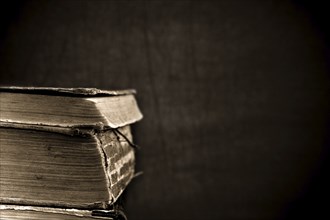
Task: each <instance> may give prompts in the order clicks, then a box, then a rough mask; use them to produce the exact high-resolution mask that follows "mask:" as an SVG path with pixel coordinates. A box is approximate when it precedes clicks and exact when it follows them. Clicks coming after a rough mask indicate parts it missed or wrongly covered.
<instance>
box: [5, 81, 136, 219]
mask: <svg viewBox="0 0 330 220" xmlns="http://www.w3.org/2000/svg"><path fill="white" fill-rule="evenodd" d="M134 94H135V91H134V90H122V91H109V90H99V89H95V88H49V87H0V152H1V154H0V188H1V190H0V203H1V204H2V205H7V206H8V205H15V206H36V207H38V206H40V207H51V208H57V209H63V208H65V209H79V210H98V209H99V210H109V207H111V206H112V205H113V204H115V202H116V201H117V199H118V198H119V196H120V195H121V193H122V192H123V191H124V189H125V188H126V186H127V185H128V184H129V182H130V181H131V180H132V178H133V177H134V172H135V171H134V165H135V156H134V147H135V145H134V144H133V138H132V134H131V129H130V125H131V124H132V123H135V122H137V121H139V120H141V119H142V114H141V112H140V110H139V108H138V105H137V103H136V100H135V96H134ZM6 210H7V209H6ZM10 210H11V211H9V210H7V211H6V213H9V212H13V210H15V209H10ZM35 212H36V211H35V210H30V212H29V213H35ZM24 213H27V212H24ZM94 213H95V211H94ZM2 214H3V210H2V211H1V215H2ZM53 214H54V213H53ZM94 217H95V216H94Z"/></svg>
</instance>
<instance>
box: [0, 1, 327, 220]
mask: <svg viewBox="0 0 330 220" xmlns="http://www.w3.org/2000/svg"><path fill="white" fill-rule="evenodd" d="M0 7H1V13H0V14H1V30H0V31H1V32H0V37H1V38H0V73H1V78H0V79H1V85H20V86H58V87H97V88H102V89H126V88H135V89H137V91H138V95H137V99H138V102H139V105H140V107H141V110H142V112H143V114H144V119H143V120H142V121H141V122H139V123H137V124H136V125H134V127H133V129H134V137H135V142H136V143H137V144H138V145H140V146H141V147H142V149H141V150H140V151H139V152H138V153H137V156H138V158H137V159H138V162H137V170H143V171H144V175H143V176H140V177H139V178H137V179H135V180H134V181H133V182H132V184H131V185H130V186H129V187H128V189H127V192H126V194H125V203H126V204H125V207H126V212H127V215H128V217H129V219H131V220H133V219H292V218H293V217H300V218H303V217H308V218H312V217H313V218H314V219H320V218H324V215H327V216H328V217H329V215H330V214H329V212H328V210H327V209H328V207H329V202H328V201H329V189H328V186H329V181H328V180H327V177H328V176H329V170H328V167H329V147H328V145H329V139H328V137H327V136H328V134H329V127H327V126H329V123H328V116H329V115H328V110H329V103H328V101H329V62H328V61H329V41H328V38H329V35H328V33H329V27H328V25H327V20H329V15H328V14H327V13H328V12H327V10H326V7H325V3H322V1H262V0H260V1H255V0H253V1H252V0H245V1H244V0H242V1H229V0H228V1H225V0H224V1H7V2H5V3H3V2H2V3H1V6H0Z"/></svg>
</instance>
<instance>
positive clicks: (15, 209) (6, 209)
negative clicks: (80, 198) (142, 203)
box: [0, 205, 127, 220]
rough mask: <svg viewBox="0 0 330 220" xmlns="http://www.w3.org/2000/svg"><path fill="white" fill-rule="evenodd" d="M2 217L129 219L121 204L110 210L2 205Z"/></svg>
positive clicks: (87, 219)
mask: <svg viewBox="0 0 330 220" xmlns="http://www.w3.org/2000/svg"><path fill="white" fill-rule="evenodd" d="M0 219H6V220H24V219H26V220H31V219H33V220H79V219H80V220H101V219H106V220H127V217H126V215H125V213H124V212H123V210H122V207H120V206H113V207H111V209H109V210H94V211H91V210H79V209H65V208H49V207H38V206H19V205H0Z"/></svg>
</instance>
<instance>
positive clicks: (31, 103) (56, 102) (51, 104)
mask: <svg viewBox="0 0 330 220" xmlns="http://www.w3.org/2000/svg"><path fill="white" fill-rule="evenodd" d="M134 94H135V90H118V91H110V90H99V89H95V88H52V87H12V86H11V87H0V104H1V106H0V111H1V114H0V123H2V124H3V123H11V124H12V123H15V124H16V123H17V124H29V125H36V126H39V125H42V126H55V127H67V128H74V127H88V128H89V127H90V128H95V129H103V128H118V127H123V126H125V125H128V124H132V123H134V122H136V121H139V120H140V119H142V114H141V112H140V110H139V108H138V105H137V103H136V100H135V97H134Z"/></svg>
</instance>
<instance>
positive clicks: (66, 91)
mask: <svg viewBox="0 0 330 220" xmlns="http://www.w3.org/2000/svg"><path fill="white" fill-rule="evenodd" d="M0 91H1V92H18V93H36V94H44V93H46V94H48V93H50V94H54V95H56V94H58V95H69V96H70V95H72V96H79V95H82V96H97V95H104V96H118V95H128V94H136V90H134V89H126V90H102V89H97V88H63V87H24V86H0Z"/></svg>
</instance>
